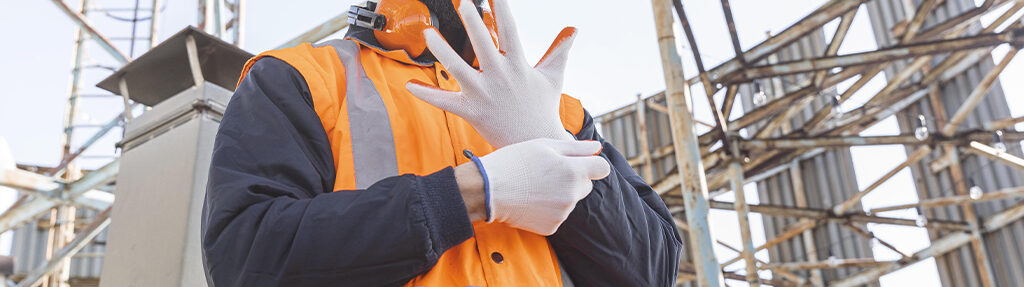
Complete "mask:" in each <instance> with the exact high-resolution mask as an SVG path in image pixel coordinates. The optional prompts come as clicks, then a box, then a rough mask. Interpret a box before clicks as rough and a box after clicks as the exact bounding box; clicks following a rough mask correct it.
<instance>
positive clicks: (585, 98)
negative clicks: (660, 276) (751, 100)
mask: <svg viewBox="0 0 1024 287" xmlns="http://www.w3.org/2000/svg"><path fill="white" fill-rule="evenodd" d="M76 2H77V0H69V1H68V2H67V3H71V6H72V7H76V6H77V4H74V3H76ZM141 2H142V3H143V4H142V6H143V7H148V6H147V3H149V2H150V1H141ZM163 2H165V3H167V2H171V3H169V5H167V6H166V9H165V10H164V11H163V22H162V25H161V26H160V27H159V28H160V33H159V35H160V36H161V39H163V38H165V37H167V36H170V35H171V34H173V33H175V32H177V31H179V30H181V29H182V28H184V27H185V26H187V25H190V24H191V25H194V23H195V21H196V15H195V11H196V9H195V5H196V2H197V1H163ZM353 2H355V1H336V0H334V1H332V0H301V1H248V10H247V13H248V17H249V18H248V22H247V23H246V35H245V39H246V42H245V44H244V45H243V48H244V49H246V50H248V51H249V52H251V53H254V54H255V53H259V52H261V51H264V50H268V49H273V48H274V47H276V46H278V45H279V44H281V43H283V42H285V41H287V40H289V39H290V38H292V37H294V36H295V35H297V34H299V33H301V32H303V31H305V30H307V29H309V28H311V27H313V26H315V25H317V24H319V23H322V22H323V21H325V20H326V19H329V18H331V17H333V16H335V15H338V14H340V13H342V12H343V11H345V10H346V9H347V7H348V6H349V5H351V4H352V3H353ZM513 2H514V3H513V4H512V6H513V7H512V8H513V10H514V11H513V12H514V14H515V16H516V17H517V21H518V24H519V31H520V34H521V35H522V38H523V39H522V40H523V46H524V47H525V49H526V50H527V55H528V56H529V58H530V59H534V60H536V59H539V58H540V56H541V55H542V54H543V53H544V51H545V50H546V49H547V47H548V45H550V42H551V40H552V39H553V38H554V36H555V35H556V34H557V33H558V32H559V31H560V30H561V29H562V27H564V26H570V25H571V26H576V27H577V28H579V33H580V34H579V36H578V38H577V40H576V42H575V46H574V48H573V52H572V54H571V56H570V61H569V66H568V68H567V70H566V78H565V92H566V93H568V94H570V95H573V96H575V97H577V98H580V99H581V100H582V102H583V104H584V106H585V107H586V108H587V109H589V110H590V111H591V113H592V114H595V115H597V114H601V113H604V112H607V111H610V110H612V109H615V108H617V107H621V106H623V105H626V104H629V103H631V102H633V101H635V99H636V95H637V94H643V95H645V96H646V95H650V94H653V93H655V92H658V91H660V90H663V89H664V79H663V78H662V71H661V64H660V60H659V54H658V47H657V43H656V39H655V36H654V24H653V22H652V20H651V6H650V2H649V1H609V0H601V1H546V0H515V1H513ZM782 2H784V3H785V5H780V3H782ZM821 2H823V1H821V0H787V1H761V0H733V1H732V4H733V5H732V8H733V12H734V14H735V19H736V25H737V30H738V34H739V37H740V43H741V44H742V46H743V47H744V48H749V47H752V46H754V45H756V44H757V43H759V42H761V41H762V40H764V38H765V32H766V31H770V32H773V33H776V32H779V31H781V30H782V29H783V28H785V27H787V26H789V25H790V24H792V23H793V22H795V21H796V20H798V19H800V18H801V17H802V16H804V15H806V14H808V13H809V12H811V11H813V10H814V9H816V8H817V7H818V6H819V5H820V3H821ZM93 3H94V4H95V5H94V8H130V7H131V5H133V3H134V1H126V0H93ZM684 4H685V5H686V7H687V10H688V16H689V17H690V19H691V22H692V24H693V28H694V29H695V32H694V33H695V34H696V36H697V39H698V41H699V43H698V45H700V49H701V51H702V52H704V54H703V59H704V62H705V63H707V65H708V66H709V67H710V66H714V65H716V64H718V63H720V62H722V61H724V60H727V59H729V58H732V57H733V53H732V47H731V43H730V41H729V36H728V32H727V31H728V30H727V29H726V26H725V21H724V20H723V18H722V13H721V6H720V3H719V2H718V1H699V0H688V1H684ZM146 14H147V13H142V16H144V15H146ZM113 16H118V17H124V18H130V17H131V15H130V14H126V13H124V12H116V13H113ZM90 18H91V19H92V21H93V22H94V23H95V24H96V25H97V26H98V27H100V30H101V31H102V32H103V33H105V34H106V35H107V36H108V37H111V38H123V37H127V36H129V35H130V33H131V25H130V24H128V23H125V22H120V21H115V20H112V19H111V18H110V17H106V16H104V15H102V13H94V14H93V16H92V17H90ZM836 25H837V23H836V22H832V23H830V24H829V25H826V27H828V28H829V30H831V29H834V27H835V26H836ZM0 27H3V28H0V39H5V40H4V43H3V44H2V45H0V64H2V66H3V67H4V68H3V69H0V87H3V90H2V92H0V137H4V138H6V139H7V142H9V144H10V149H11V150H12V152H13V155H14V159H15V160H16V161H17V162H18V163H24V164H32V165H41V166H54V165H56V164H57V162H58V161H59V157H60V149H61V146H60V145H61V144H60V143H61V128H62V125H63V123H62V122H63V114H64V110H65V102H66V97H67V94H68V89H69V88H68V83H69V78H70V77H69V75H70V73H69V72H70V69H71V61H72V60H71V55H72V54H71V50H72V39H73V35H74V31H75V30H74V26H73V25H72V22H71V21H70V20H69V19H68V18H67V17H66V16H64V15H63V14H61V12H60V11H59V10H58V9H57V8H56V7H55V6H54V4H53V3H51V2H50V1H42V0H38V1H28V0H22V1H4V2H3V3H2V4H0ZM148 31H149V26H148V23H141V24H140V25H139V26H138V31H137V33H138V34H139V35H140V36H143V37H144V36H145V35H146V34H147V33H148ZM826 33H827V34H829V35H831V33H832V32H831V31H829V32H826ZM679 36H680V37H681V36H682V35H681V34H679ZM680 40H681V41H682V40H684V39H682V38H680ZM117 43H118V45H119V47H120V48H121V50H122V51H124V52H125V53H129V51H130V50H131V48H130V47H129V45H128V44H127V43H128V42H126V41H123V40H117ZM87 47H88V48H87V49H88V50H89V55H90V57H91V58H90V60H89V61H88V63H89V64H96V65H109V63H111V62H110V60H109V57H107V56H106V55H104V54H103V51H102V50H100V49H99V48H98V46H96V45H95V44H92V43H89V44H88V46H87ZM145 47H148V43H146V42H145V41H141V42H139V43H137V46H136V48H135V51H134V55H135V56H138V55H139V54H141V53H142V52H144V51H145ZM680 47H682V48H683V49H684V50H680V53H681V54H682V56H683V59H684V67H685V69H686V73H687V76H693V75H695V68H694V65H693V61H692V56H691V54H690V53H689V51H688V50H685V45H680ZM874 48H875V42H874V38H873V35H872V34H871V30H870V26H869V24H868V17H867V11H866V10H865V9H863V8H862V9H861V11H860V12H859V13H858V14H857V18H856V20H855V21H854V24H853V28H851V31H850V34H849V35H848V36H847V41H846V42H845V43H844V45H843V46H842V48H841V49H840V53H841V54H845V53H851V52H858V51H866V50H870V49H874ZM1002 53H1005V49H998V50H997V51H996V52H994V54H996V55H997V57H1001V55H1002ZM1022 69H1024V65H1022V64H1021V63H1020V61H1018V60H1014V61H1013V62H1011V64H1010V66H1009V67H1008V68H1007V70H1006V72H1004V74H1003V75H1002V77H1003V79H1006V78H1009V77H1013V78H1017V79H1019V75H1021V70H1022ZM108 74H109V72H106V71H104V70H103V69H102V68H88V69H86V70H85V78H84V81H83V83H84V84H83V87H91V86H92V85H94V84H95V83H96V82H98V81H99V80H100V79H102V78H103V77H106V76H107V75H108ZM884 81H885V79H884V77H882V76H880V77H878V78H876V79H875V81H873V82H872V83H871V84H870V85H869V86H868V87H866V88H865V89H864V90H863V91H862V93H859V94H858V95H857V96H856V97H855V98H854V100H853V101H851V102H852V103H857V102H858V101H863V99H865V98H864V97H865V96H869V95H870V94H869V93H873V92H874V91H877V90H878V89H880V88H881V87H882V86H884ZM1002 83H1003V85H1004V90H1005V91H1006V94H1007V95H1019V94H1020V92H1021V91H1022V90H1024V87H1022V86H1021V85H1024V84H1022V83H1020V81H1002ZM841 88H843V87H841ZM83 93H85V94H104V92H103V91H101V90H98V89H96V88H85V89H84V90H83ZM694 98H695V100H694V101H695V106H696V107H697V110H696V111H695V113H696V115H697V117H698V118H700V119H703V120H705V121H707V122H711V119H710V113H709V112H708V110H707V109H706V108H705V107H707V106H706V105H707V103H706V101H704V100H702V99H703V95H699V96H695V97H694ZM1019 98H1020V97H1009V99H1008V100H1009V103H1010V105H1011V107H1010V108H1011V110H1012V112H1013V115H1015V116H1020V115H1021V114H1022V112H1024V103H1022V102H1021V100H1020V99H1019ZM858 99H859V100H858ZM120 109H121V108H120V99H119V98H103V97H100V98H90V99H83V100H82V101H81V105H80V110H79V111H80V113H79V115H78V116H77V117H76V122H77V123H79V124H84V125H88V124H102V123H105V122H107V121H109V120H110V119H111V118H113V117H114V116H115V115H117V114H118V113H119V112H120ZM736 110H737V111H739V110H742V109H739V108H737V109H736ZM93 131H95V128H92V127H88V126H86V127H83V128H81V129H79V130H77V133H76V134H75V136H74V141H75V142H76V144H77V143H81V142H83V141H85V140H86V139H87V138H88V137H89V136H91V134H92V132H93ZM895 133H898V130H897V128H896V124H895V121H894V120H891V119H890V120H888V121H886V122H883V123H882V124H879V125H878V126H876V127H875V128H872V129H870V130H868V131H865V134H871V135H879V134H895ZM119 134H120V130H116V131H115V132H113V133H112V135H111V136H109V137H107V138H105V139H104V140H103V141H101V142H100V143H99V144H97V145H96V146H95V147H94V148H92V149H91V150H90V151H89V152H87V153H86V154H87V156H86V157H84V158H83V159H82V162H83V166H85V167H96V166H98V165H100V164H102V163H104V162H107V161H109V160H110V158H109V156H111V155H113V154H114V153H115V149H114V146H113V145H114V143H115V142H116V141H117V139H118V138H119ZM0 145H2V144H0ZM0 151H3V148H0ZM853 153H854V158H855V160H854V161H855V165H856V168H857V181H858V184H859V185H860V186H866V185H867V184H869V183H870V182H873V181H874V180H875V179H877V178H878V177H880V176H881V175H882V173H884V172H885V171H887V170H889V169H890V168H891V167H894V166H896V165H897V164H898V163H899V162H902V161H903V160H905V158H906V156H905V153H904V150H903V148H902V147H900V146H883V147H866V148H854V149H853ZM0 157H2V155H0ZM914 190H915V189H914V187H913V181H912V180H911V178H910V174H909V171H904V172H902V173H900V174H899V175H898V176H896V177H895V178H894V179H893V180H890V181H889V182H888V183H886V184H885V185H883V186H881V187H880V188H879V189H878V190H877V191H875V192H874V193H872V194H871V195H869V196H867V197H866V198H864V203H865V206H867V207H871V206H883V205H892V204H900V203H907V202H916V201H917V196H916V193H915V192H914ZM883 195H884V196H883ZM730 197H731V195H727V196H723V197H721V198H719V199H725V200H729V199H731V198H730ZM756 197H757V194H756V192H755V190H754V189H753V188H748V191H747V198H752V199H754V200H753V201H754V202H755V203H756V202H757V201H756ZM12 199H13V194H12V193H11V192H4V191H3V190H0V208H2V206H5V205H4V201H8V202H9V201H10V200H12ZM7 204H9V203H7ZM889 215H892V216H905V217H908V218H913V217H914V216H915V214H914V213H913V212H894V213H892V214H889ZM753 217H754V218H752V220H751V221H752V223H753V224H755V227H754V228H753V231H754V237H755V245H757V244H760V243H763V242H764V232H763V231H762V230H761V227H760V217H758V216H756V215H754V216H753ZM711 218H712V221H713V224H712V226H713V232H715V234H717V235H719V236H721V237H722V238H724V240H725V241H726V242H729V243H731V244H733V245H734V246H740V245H739V239H738V227H737V226H736V223H735V221H736V220H735V213H733V212H728V211H722V210H715V211H713V212H712V217H711ZM871 228H872V230H873V231H875V232H876V233H878V234H879V236H880V237H882V238H883V239H886V240H889V241H890V242H893V243H895V244H896V245H897V246H898V247H901V248H903V249H904V250H908V251H916V250H918V249H920V248H923V247H925V246H928V241H927V235H926V234H925V233H924V232H923V230H922V229H919V228H911V227H880V226H871ZM3 245H4V243H3V241H2V240H0V246H3ZM877 247H878V246H876V248H875V255H876V256H877V257H879V258H880V259H887V260H888V259H895V258H898V257H894V256H896V255H895V254H893V253H892V252H888V250H885V249H884V248H877ZM0 249H5V248H0ZM2 252H3V250H0V253H2ZM716 252H717V253H718V254H719V255H718V257H719V259H720V260H727V259H729V258H731V257H733V256H735V253H734V252H732V251H728V250H725V249H721V248H718V249H716ZM758 256H759V257H761V259H763V260H765V261H767V260H768V257H767V253H765V252H762V253H760V254H758ZM727 269H729V270H740V269H742V266H741V265H739V264H736V265H732V266H729V267H728V268H727ZM741 272H742V271H741ZM882 282H883V285H886V286H904V285H908V284H909V285H914V286H936V285H938V278H937V276H936V270H935V265H934V262H933V261H931V260H928V261H925V262H923V263H919V264H916V265H913V266H911V267H909V268H906V269H904V270H903V271H900V272H897V273H894V274H892V275H889V276H886V277H883V280H882ZM730 284H733V286H737V285H742V284H739V283H738V282H730Z"/></svg>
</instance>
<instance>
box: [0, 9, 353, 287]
mask: <svg viewBox="0 0 1024 287" xmlns="http://www.w3.org/2000/svg"><path fill="white" fill-rule="evenodd" d="M51 1H52V2H53V4H54V5H55V7H56V8H58V9H59V10H60V11H62V12H63V13H64V14H65V15H66V16H67V17H68V18H69V19H71V20H72V21H73V23H74V24H75V25H76V29H77V32H76V36H75V39H74V45H73V49H72V52H73V57H72V58H73V68H72V70H71V80H70V85H69V89H68V90H69V94H68V100H67V106H66V108H65V120H64V134H63V137H62V142H63V150H62V153H61V155H62V156H61V161H60V163H59V164H58V165H57V166H56V167H52V168H46V167H33V166H19V168H17V169H0V178H2V179H0V186H4V187H9V188H12V189H14V190H16V191H18V192H19V193H20V194H21V196H20V197H19V198H18V200H17V201H16V202H15V203H14V204H13V205H12V206H11V207H10V208H9V209H8V210H6V211H4V212H3V214H0V233H3V232H8V231H11V230H15V229H18V230H17V231H18V233H20V234H19V238H17V239H15V241H19V240H20V241H38V242H28V243H26V244H27V245H25V246H26V247H28V248H26V249H27V250H15V254H14V255H15V261H16V264H15V268H16V274H15V276H14V277H12V278H10V280H8V281H7V282H3V283H5V284H4V285H10V286H26V287H27V286H50V287H54V286H58V287H62V286H94V285H95V284H97V282H98V277H99V270H100V268H101V266H102V263H101V262H102V261H101V260H102V256H103V253H102V252H103V249H104V248H103V244H105V242H95V241H96V240H105V239H104V238H105V232H104V231H105V229H106V227H107V226H108V225H109V224H110V221H111V218H110V217H109V214H110V208H111V205H112V203H113V201H114V198H115V195H114V194H113V193H112V191H113V190H114V188H113V185H114V184H116V183H115V182H114V180H115V178H116V177H117V174H118V171H119V167H120V161H119V158H118V156H119V154H118V153H117V152H116V151H115V152H114V153H113V154H110V155H104V156H100V157H96V156H92V157H89V156H85V155H84V154H85V152H87V151H89V150H90V149H91V148H94V144H96V143H97V142H100V141H101V140H102V139H104V138H105V137H114V138H119V137H120V135H118V134H116V133H111V132H112V131H115V130H116V129H119V128H123V126H124V125H125V122H127V121H129V120H131V119H132V118H134V117H135V116H137V115H138V114H139V113H144V112H146V111H148V110H149V108H150V107H148V106H145V105H143V104H141V103H135V102H133V101H132V100H131V99H129V97H128V95H127V93H121V95H115V94H109V93H106V92H97V93H89V94H87V93H83V91H86V90H89V89H94V88H91V87H88V86H87V85H89V86H91V85H94V84H96V83H93V82H87V81H86V79H92V78H100V79H102V78H104V77H106V76H109V75H110V74H111V72H113V71H116V70H118V69H119V68H121V67H124V66H125V65H127V64H128V63H130V62H131V61H132V56H134V55H136V54H141V52H145V51H146V50H148V48H152V47H155V46H156V45H157V44H159V43H160V42H159V39H158V37H159V36H158V35H159V34H158V32H159V28H160V27H161V25H160V23H161V22H160V20H161V14H162V13H161V12H162V11H164V10H165V9H166V7H167V5H168V3H167V1H163V0H148V1H141V0H136V1H97V0H80V1H67V2H65V1H62V0H51ZM97 2H103V3H97ZM109 2H116V4H124V3H129V2H131V3H129V4H134V5H133V6H131V7H130V8H123V7H101V6H103V5H102V4H109ZM140 2H143V4H146V5H148V7H142V6H140ZM245 3H246V1H245V0H233V1H231V0H199V1H198V3H197V6H196V7H197V8H198V11H197V15H198V19H197V22H196V27H198V29H199V30H202V31H204V32H206V33H208V34H211V35H214V36H216V37H217V38H220V39H223V40H229V41H230V42H231V43H232V44H234V45H235V46H241V45H242V44H243V42H244V35H245V33H244V27H245ZM171 5H181V3H171ZM101 16H102V17H106V18H109V19H114V20H119V22H122V23H128V25H129V27H130V31H131V34H130V35H131V36H128V37H108V36H107V35H108V34H123V33H118V32H120V31H124V30H127V29H125V26H124V25H109V24H108V25H103V28H102V29H105V30H101V28H100V26H99V25H95V24H94V21H95V20H96V19H98V18H97V17H101ZM343 17H344V13H341V14H340V15H339V16H337V17H335V18H332V19H331V20H330V21H328V22H326V23H324V24H322V25H319V26H317V27H315V28H314V29H312V30H311V31H309V32H306V33H303V34H301V35H300V36H298V37H296V38H295V39H293V40H291V41H288V42H286V43H285V44H284V45H282V46H294V45H297V44H298V43H302V42H315V41H318V40H320V39H322V38H324V37H327V36H329V35H331V34H334V33H336V32H338V31H340V30H342V29H344V28H345V27H346V26H347V23H345V22H344V21H338V19H344V18H343ZM104 20H107V19H104ZM146 24H148V28H149V29H148V33H146V32H143V31H142V29H143V28H145V27H146V26H147V25H146ZM107 32H110V33H107ZM90 40H91V41H92V42H93V43H95V45H96V46H98V47H99V48H100V49H101V50H102V52H100V53H98V54H91V55H90V53H89V52H90V51H89V50H88V49H86V46H87V45H86V44H87V43H88V41H90ZM137 42H142V43H145V44H148V45H145V46H144V47H137V46H139V45H137V44H138V43H137ZM125 50H127V51H129V52H128V53H125V52H124V51H125ZM120 84H121V85H122V86H121V88H122V89H121V90H126V89H124V86H123V85H124V84H125V83H124V81H122V82H121V83H120ZM110 98H116V99H119V100H118V105H122V104H123V112H121V113H120V114H119V115H117V116H115V117H114V118H113V119H111V120H110V121H109V122H107V123H105V124H82V123H80V120H78V117H76V115H78V114H88V113H83V111H82V110H81V109H82V107H81V106H80V104H81V102H82V101H84V100H89V99H110ZM82 129H88V130H86V131H91V134H88V135H89V137H88V139H87V140H85V141H84V142H82V143H80V144H78V145H77V147H76V146H75V145H76V144H75V143H76V141H73V139H74V138H76V136H77V135H79V134H80V133H82V131H80V130H82ZM87 157H88V158H89V159H90V160H91V161H92V162H95V161H96V160H99V161H100V163H101V164H100V167H98V168H95V169H92V170H83V169H81V168H79V164H78V162H79V161H80V160H82V159H84V158H87ZM110 159H112V160H110ZM39 218H44V219H45V220H42V221H39V223H35V220H37V219H39ZM46 218H48V219H46ZM39 230H44V231H43V232H39ZM39 243H41V244H43V246H42V248H40V247H41V246H39V245H35V244H39ZM35 249H40V250H44V251H45V252H44V253H43V254H36V251H37V250H35ZM36 257H42V258H36ZM73 257H74V258H75V259H78V260H80V261H79V262H78V263H77V264H76V265H78V266H72V263H71V262H72V258H73ZM18 263H29V264H33V266H22V265H24V264H22V265H19V264H18ZM35 264H38V265H35ZM19 268H30V269H29V270H28V271H27V272H24V273H23V274H17V269H19ZM73 272H77V273H79V274H78V275H80V276H79V277H72V276H71V274H72V273H73Z"/></svg>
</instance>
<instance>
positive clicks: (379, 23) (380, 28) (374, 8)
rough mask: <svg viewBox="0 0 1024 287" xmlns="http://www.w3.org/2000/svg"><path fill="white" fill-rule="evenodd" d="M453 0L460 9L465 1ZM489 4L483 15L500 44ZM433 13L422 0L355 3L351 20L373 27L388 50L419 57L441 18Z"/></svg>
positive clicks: (351, 12)
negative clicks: (427, 32) (429, 32)
mask: <svg viewBox="0 0 1024 287" xmlns="http://www.w3.org/2000/svg"><path fill="white" fill-rule="evenodd" d="M438 1H445V0H438ZM451 1H452V7H454V8H455V11H456V12H458V10H459V9H458V7H459V3H460V2H461V1H460V0H451ZM466 1H473V0H466ZM488 3H490V1H488ZM488 6H489V7H487V8H488V9H481V17H482V19H483V22H484V25H485V26H487V30H489V31H490V34H491V39H492V40H493V41H494V44H495V46H497V44H498V29H497V27H496V26H497V25H496V24H495V22H494V13H492V12H491V11H493V10H494V9H493V8H494V7H493V6H494V5H493V4H490V5H488ZM433 13H434V12H433V11H430V9H428V8H427V6H426V5H425V4H423V3H422V2H420V0H379V1H366V4H365V5H362V6H360V5H353V6H352V7H351V8H349V11H348V23H349V24H350V25H352V26H356V27H363V28H367V29H371V30H373V35H374V37H376V38H377V42H380V45H381V46H382V47H383V48H384V49H388V50H405V52H406V53H408V54H409V56H410V57H413V58H416V57H419V56H420V55H422V54H423V53H424V52H426V50H427V42H426V40H425V39H424V38H423V30H424V29H427V28H430V27H434V24H435V23H437V21H438V20H437V19H438V18H437V17H436V16H435V15H434V14H433ZM460 16H461V15H460Z"/></svg>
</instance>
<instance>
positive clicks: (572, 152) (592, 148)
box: [549, 140, 601, 156]
mask: <svg viewBox="0 0 1024 287" xmlns="http://www.w3.org/2000/svg"><path fill="white" fill-rule="evenodd" d="M549 141H550V146H551V147H552V148H553V149H554V150H555V152H557V153H559V154H561V155H564V156H590V155H594V154H595V153H597V152H599V151H601V143H599V142H596V141H575V140H549Z"/></svg>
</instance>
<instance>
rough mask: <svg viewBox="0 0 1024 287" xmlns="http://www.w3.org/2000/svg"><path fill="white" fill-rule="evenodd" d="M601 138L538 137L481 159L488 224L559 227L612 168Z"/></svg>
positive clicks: (547, 231)
mask: <svg viewBox="0 0 1024 287" xmlns="http://www.w3.org/2000/svg"><path fill="white" fill-rule="evenodd" d="M466 2H469V1H466ZM600 151H601V144H600V143H599V142H596V141H575V140H553V139H534V140H529V141H525V142H521V143H517V144H512V145H509V146H506V147H503V148H500V149H498V150H495V151H494V152H492V153H490V154H488V155H486V156H483V157H480V162H481V164H482V166H483V174H484V175H485V176H486V180H487V185H488V186H489V190H488V191H487V192H489V195H488V197H489V200H488V202H487V203H486V204H487V205H488V208H489V210H490V218H489V219H488V221H487V222H504V223H506V224H508V225H511V226H512V227H515V228H519V229H523V230H527V231H530V232H533V233H537V234H540V235H551V234H554V233H555V230H558V226H560V225H561V224H562V222H563V221H565V219H566V218H567V217H569V213H570V212H572V210H573V208H574V207H575V206H576V202H578V201H580V200H582V199H583V198H584V197H586V196H587V195H588V194H590V190H591V189H592V188H593V183H592V182H591V180H598V179H602V178H605V177H607V176H608V173H609V172H611V167H610V166H609V165H608V161H607V160H605V159H604V158H603V157H599V156H594V154H597V153H598V152H600Z"/></svg>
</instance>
